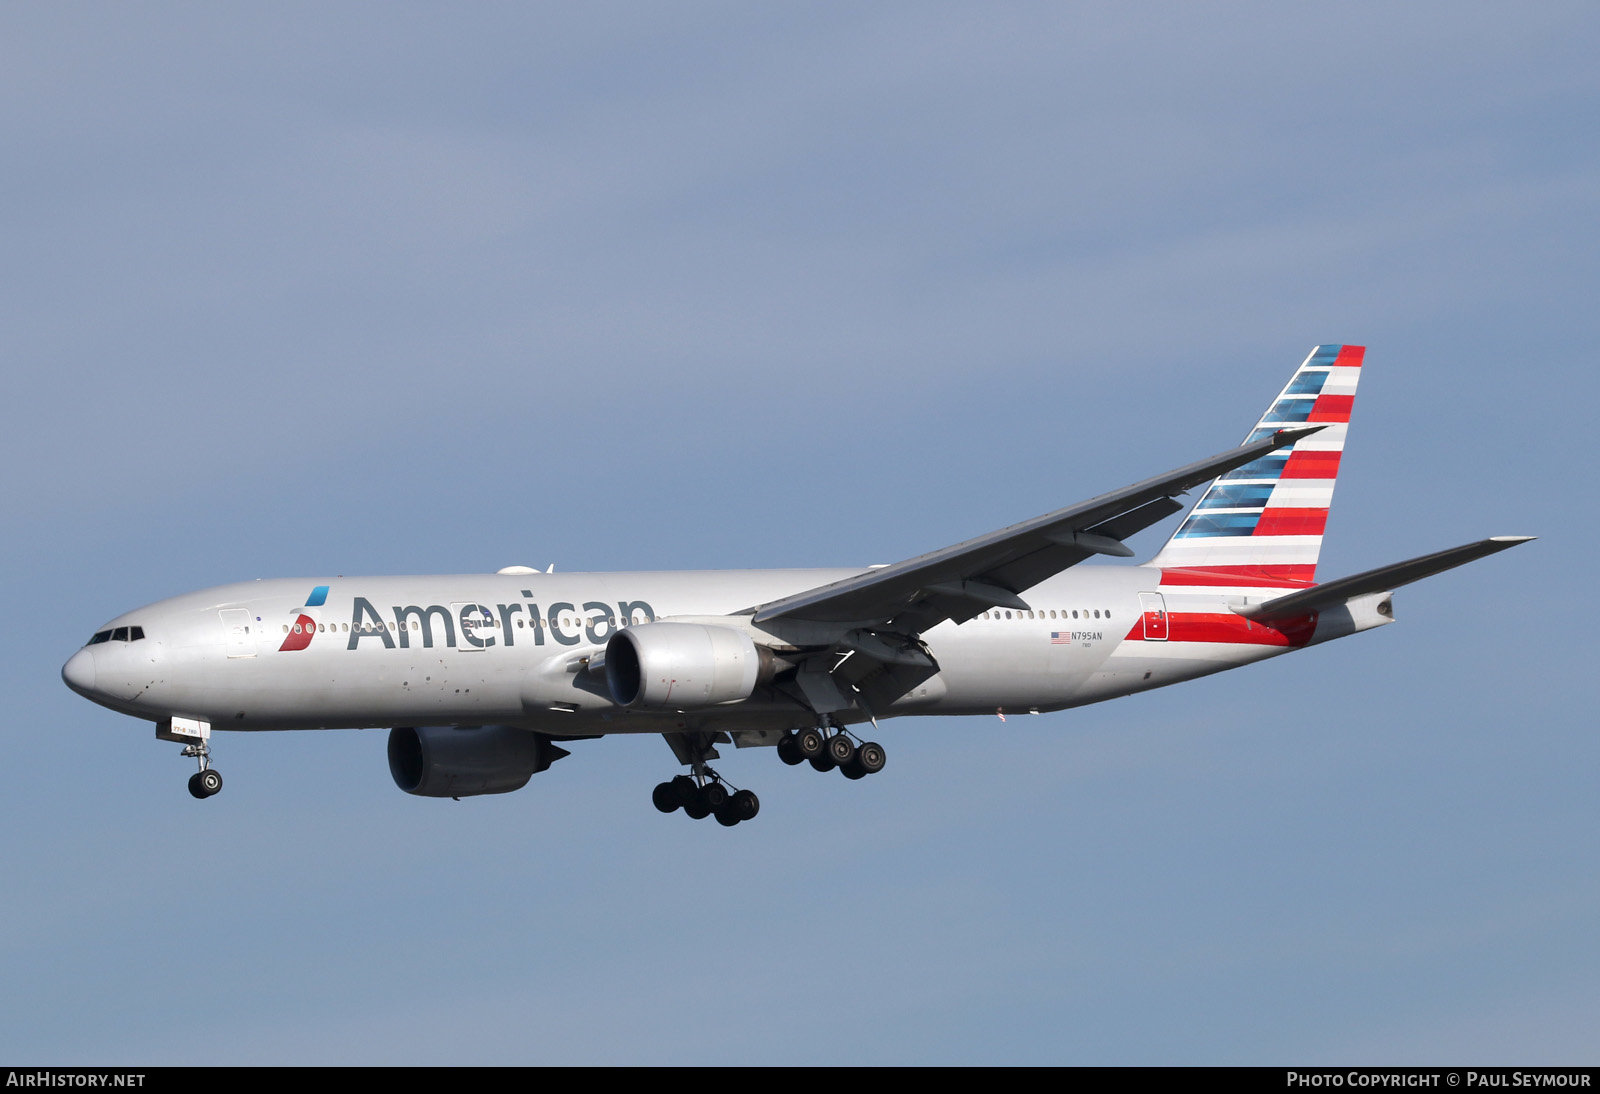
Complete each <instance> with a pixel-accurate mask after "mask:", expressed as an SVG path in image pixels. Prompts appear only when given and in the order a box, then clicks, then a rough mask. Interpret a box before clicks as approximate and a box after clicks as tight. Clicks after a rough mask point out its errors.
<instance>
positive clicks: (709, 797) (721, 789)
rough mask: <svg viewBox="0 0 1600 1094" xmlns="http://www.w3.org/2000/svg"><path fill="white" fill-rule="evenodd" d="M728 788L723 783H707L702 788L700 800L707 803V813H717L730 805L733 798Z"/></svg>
mask: <svg viewBox="0 0 1600 1094" xmlns="http://www.w3.org/2000/svg"><path fill="white" fill-rule="evenodd" d="M731 796H732V795H730V794H729V793H728V788H727V787H726V786H723V785H722V784H721V783H706V784H705V785H704V786H702V787H701V788H700V800H701V801H702V802H704V803H705V806H706V811H707V812H710V813H715V812H716V811H717V810H719V809H721V808H722V807H723V806H724V805H727V804H728V798H729V797H731Z"/></svg>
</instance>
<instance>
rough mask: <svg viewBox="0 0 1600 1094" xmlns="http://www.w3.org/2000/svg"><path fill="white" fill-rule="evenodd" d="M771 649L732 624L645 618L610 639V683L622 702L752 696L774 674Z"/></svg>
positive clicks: (654, 705) (668, 703)
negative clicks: (753, 639) (758, 643)
mask: <svg viewBox="0 0 1600 1094" xmlns="http://www.w3.org/2000/svg"><path fill="white" fill-rule="evenodd" d="M773 671H774V661H773V656H772V651H771V650H769V649H767V648H766V647H765V646H757V645H756V644H755V643H754V642H753V641H751V639H750V636H749V635H748V634H746V633H745V632H744V631H742V630H738V629H736V628H734V627H718V626H712V625H706V624H702V623H642V624H640V625H639V626H637V627H628V628H626V629H624V630H620V631H617V632H616V633H615V634H613V635H612V636H611V640H610V641H608V642H607V643H606V658H605V672H606V687H607V688H608V689H609V690H610V692H611V698H612V699H613V700H614V701H615V702H616V703H618V704H619V705H621V706H625V707H634V708H638V709H644V710H693V709H696V708H699V707H710V706H717V705H719V704H722V703H737V702H740V701H741V700H744V699H748V698H750V694H751V692H753V691H755V688H756V685H757V684H759V683H765V682H766V681H768V680H771V679H772V674H773Z"/></svg>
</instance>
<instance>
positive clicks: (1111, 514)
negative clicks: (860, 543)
mask: <svg viewBox="0 0 1600 1094" xmlns="http://www.w3.org/2000/svg"><path fill="white" fill-rule="evenodd" d="M1321 428H1322V427H1321V426H1300V427H1296V428H1290V429H1281V430H1278V431H1277V432H1276V433H1274V434H1272V435H1271V436H1268V437H1264V438H1262V439H1261V440H1258V441H1255V442H1253V443H1251V444H1246V445H1241V446H1240V447H1238V448H1230V449H1228V450H1227V451H1226V452H1220V453H1218V454H1217V455H1215V456H1211V457H1209V458H1208V459H1204V460H1197V461H1196V462H1194V463H1191V464H1187V465H1186V466H1184V467H1180V468H1178V469H1177V470H1174V471H1169V472H1167V473H1166V474H1165V475H1157V476H1156V477H1154V478H1150V479H1145V480H1144V481H1143V482H1138V483H1134V484H1133V485H1132V486H1127V487H1124V488H1123V489H1121V490H1115V491H1112V492H1111V493H1109V494H1101V495H1100V496H1099V497H1097V498H1091V499H1089V500H1088V501H1085V502H1080V503H1079V504H1077V505H1073V506H1068V507H1067V508H1065V509H1057V510H1056V511H1055V512H1053V513H1046V514H1045V515H1043V516H1041V517H1035V518H1034V519H1032V520H1028V521H1023V522H1022V523H1021V524H1013V525H1011V526H1010V527H1009V528H1002V529H1000V530H999V531H997V532H990V533H989V534H988V535H985V536H979V537H978V538H976V539H969V540H967V541H966V542H965V543H958V544H956V545H955V546H953V547H946V548H944V549H943V550H941V551H934V552H931V553H930V554H926V555H919V556H918V557H916V558H912V559H907V560H906V561H904V562H898V563H896V564H894V565H893V566H884V567H881V568H879V569H876V570H869V571H867V572H866V573H862V574H857V575H856V576H854V577H847V578H845V579H844V580H842V581H836V582H834V583H833V584H831V585H823V586H821V587H820V588H816V589H811V590H809V591H807V592H803V593H797V594H795V595H794V596H788V597H784V598H783V599H782V600H775V601H773V602H771V603H770V604H763V605H761V606H760V607H759V608H757V609H756V613H755V620H754V621H755V622H756V623H762V622H766V621H767V620H771V619H803V620H811V621H814V622H823V623H846V622H853V623H862V624H867V625H875V624H889V625H891V626H892V627H893V629H895V630H897V631H907V632H910V633H917V632H920V631H924V630H926V629H928V628H929V627H931V626H934V625H935V624H938V623H941V622H943V621H944V620H946V619H954V620H956V621H957V622H961V621H964V620H967V619H971V618H972V617H973V616H975V615H977V614H978V613H979V612H981V611H983V610H984V609H985V608H988V607H992V606H994V605H996V604H1010V603H1014V601H1015V598H1016V596H1017V594H1019V593H1021V592H1023V591H1025V590H1027V589H1030V588H1032V587H1033V586H1035V585H1037V584H1038V583H1039V582H1041V581H1043V580H1044V579H1045V578H1047V577H1052V576H1054V575H1055V574H1058V573H1060V572H1061V571H1062V570H1065V569H1067V568H1068V567H1069V566H1075V565H1077V564H1078V563H1079V562H1082V561H1083V560H1084V559H1086V558H1089V557H1091V556H1092V555H1095V554H1119V553H1120V552H1119V551H1118V550H1117V549H1116V544H1117V542H1120V540H1121V539H1122V537H1124V536H1129V535H1132V534H1133V533H1134V532H1137V531H1139V530H1140V529H1141V528H1145V527H1147V526H1149V525H1150V524H1153V523H1155V522H1156V521H1158V520H1161V519H1162V518H1163V517H1166V516H1167V515H1169V514H1171V513H1173V512H1176V511H1177V509H1179V508H1181V506H1179V505H1177V504H1175V503H1174V502H1173V501H1172V500H1171V499H1172V498H1173V497H1174V496H1175V495H1178V494H1181V493H1183V492H1184V491H1186V490H1189V489H1191V488H1193V487H1195V486H1199V485H1200V484H1201V483H1203V482H1206V481H1207V480H1209V479H1212V478H1215V477H1216V476H1217V475H1220V474H1222V473H1223V472H1225V471H1229V470H1231V469H1232V468H1235V467H1240V466H1242V465H1244V464H1246V463H1249V462H1250V461H1251V460H1254V459H1257V458H1258V457H1260V456H1262V455H1264V454H1265V453H1267V452H1271V451H1273V450H1274V449H1278V448H1283V447H1285V446H1287V445H1291V444H1293V443H1294V442H1295V441H1297V440H1299V439H1300V438H1302V437H1305V436H1308V435H1310V434H1312V433H1315V432H1316V431H1317V430H1319V429H1321ZM1079 532H1083V533H1087V535H1086V536H1085V537H1084V538H1083V539H1076V538H1075V536H1074V533H1079ZM986 587H987V588H986Z"/></svg>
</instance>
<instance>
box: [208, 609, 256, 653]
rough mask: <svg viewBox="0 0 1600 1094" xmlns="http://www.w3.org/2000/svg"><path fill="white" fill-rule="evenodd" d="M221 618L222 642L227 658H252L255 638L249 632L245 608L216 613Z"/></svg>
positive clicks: (247, 612)
mask: <svg viewBox="0 0 1600 1094" xmlns="http://www.w3.org/2000/svg"><path fill="white" fill-rule="evenodd" d="M217 614H218V615H220V616H222V634H223V639H222V640H223V642H224V643H225V644H226V646H227V649H228V656H229V657H254V656H255V655H256V636H255V635H254V634H252V633H251V632H250V627H251V622H250V612H249V610H248V609H246V608H223V609H222V610H221V611H220V612H218V613H217Z"/></svg>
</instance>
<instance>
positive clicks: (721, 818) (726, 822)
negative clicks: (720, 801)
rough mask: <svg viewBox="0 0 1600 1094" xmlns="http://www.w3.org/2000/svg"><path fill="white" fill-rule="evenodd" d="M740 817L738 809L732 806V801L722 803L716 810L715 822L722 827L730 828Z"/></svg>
mask: <svg viewBox="0 0 1600 1094" xmlns="http://www.w3.org/2000/svg"><path fill="white" fill-rule="evenodd" d="M742 819H743V818H742V817H740V816H739V811H738V810H737V809H735V808H734V807H733V803H732V802H728V803H726V804H724V805H723V807H722V808H721V809H718V810H717V823H718V824H720V825H722V827H724V828H732V827H733V826H734V825H736V824H738V823H739V821H741V820H742Z"/></svg>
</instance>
